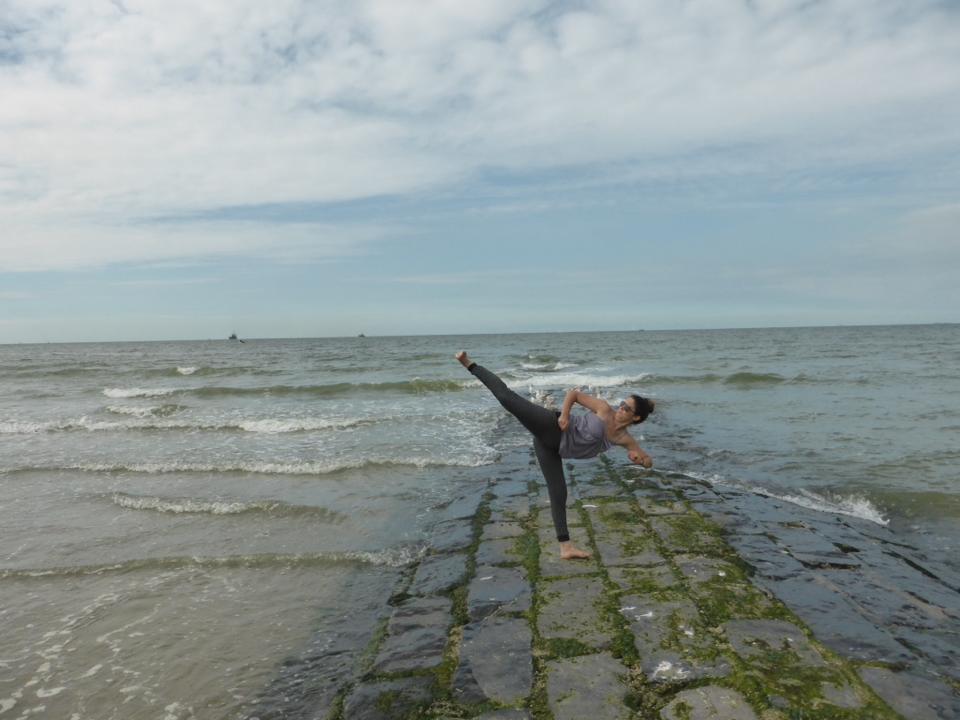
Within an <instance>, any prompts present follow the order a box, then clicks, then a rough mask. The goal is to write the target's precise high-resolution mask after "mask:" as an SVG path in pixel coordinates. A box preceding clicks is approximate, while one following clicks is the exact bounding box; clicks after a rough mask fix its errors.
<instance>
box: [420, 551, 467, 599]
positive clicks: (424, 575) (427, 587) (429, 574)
mask: <svg viewBox="0 0 960 720" xmlns="http://www.w3.org/2000/svg"><path fill="white" fill-rule="evenodd" d="M466 572H467V556H466V555H464V554H463V553H453V554H451V555H427V556H426V557H425V558H424V559H423V560H421V561H420V565H419V567H417V572H416V574H415V575H414V576H413V582H412V583H411V585H410V594H411V595H438V594H440V593H445V592H448V591H450V590H452V589H453V588H455V587H456V586H457V585H459V584H460V583H462V582H463V580H464V577H465V576H466Z"/></svg>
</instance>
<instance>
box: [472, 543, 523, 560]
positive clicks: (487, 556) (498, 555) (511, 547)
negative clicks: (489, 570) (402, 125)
mask: <svg viewBox="0 0 960 720" xmlns="http://www.w3.org/2000/svg"><path fill="white" fill-rule="evenodd" d="M516 546H517V541H516V540H515V539H514V538H502V539H500V540H485V541H483V542H482V543H480V546H479V547H478V548H477V564H478V565H504V564H509V563H517V562H519V561H520V556H519V555H517V551H516Z"/></svg>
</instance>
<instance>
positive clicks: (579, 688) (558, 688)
mask: <svg viewBox="0 0 960 720" xmlns="http://www.w3.org/2000/svg"><path fill="white" fill-rule="evenodd" d="M626 675H627V669H626V668H625V667H624V666H623V665H621V664H620V663H619V662H618V661H617V660H615V659H614V658H613V656H611V655H610V654H608V653H600V654H598V655H583V656H581V657H576V658H569V659H566V660H556V661H553V662H549V663H547V701H548V703H549V705H550V710H551V711H552V712H553V716H554V718H556V720H583V719H584V718H590V719H591V720H627V718H629V717H631V712H630V709H629V708H628V707H627V706H626V705H625V704H624V698H625V696H626V694H627V686H626V685H625V677H626Z"/></svg>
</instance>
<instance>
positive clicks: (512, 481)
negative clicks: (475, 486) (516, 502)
mask: <svg viewBox="0 0 960 720" xmlns="http://www.w3.org/2000/svg"><path fill="white" fill-rule="evenodd" d="M490 491H491V492H492V493H493V494H494V495H495V496H496V497H498V498H504V497H516V496H518V495H523V496H524V497H526V496H527V494H528V493H529V492H530V488H529V484H528V483H527V481H526V480H525V479H522V478H498V479H497V480H495V481H494V482H493V483H492V484H491V486H490Z"/></svg>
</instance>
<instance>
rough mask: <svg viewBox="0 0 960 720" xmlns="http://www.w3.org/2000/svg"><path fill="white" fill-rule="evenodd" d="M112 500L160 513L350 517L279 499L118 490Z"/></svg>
mask: <svg viewBox="0 0 960 720" xmlns="http://www.w3.org/2000/svg"><path fill="white" fill-rule="evenodd" d="M111 501H112V502H113V504H114V505H117V506H119V507H122V508H126V509H128V510H152V511H154V512H160V513H172V514H175V515H180V514H201V515H240V514H243V513H258V512H259V513H269V514H271V515H311V516H315V517H316V518H318V519H320V520H323V521H325V522H331V523H339V522H343V521H344V520H346V516H345V515H343V514H342V513H338V512H336V511H334V510H329V509H327V508H324V507H316V506H309V505H290V504H288V503H283V502H279V501H275V500H261V501H259V502H230V501H226V500H197V499H195V498H160V497H146V496H142V495H130V494H128V493H123V492H115V493H114V494H113V495H112V496H111Z"/></svg>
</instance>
